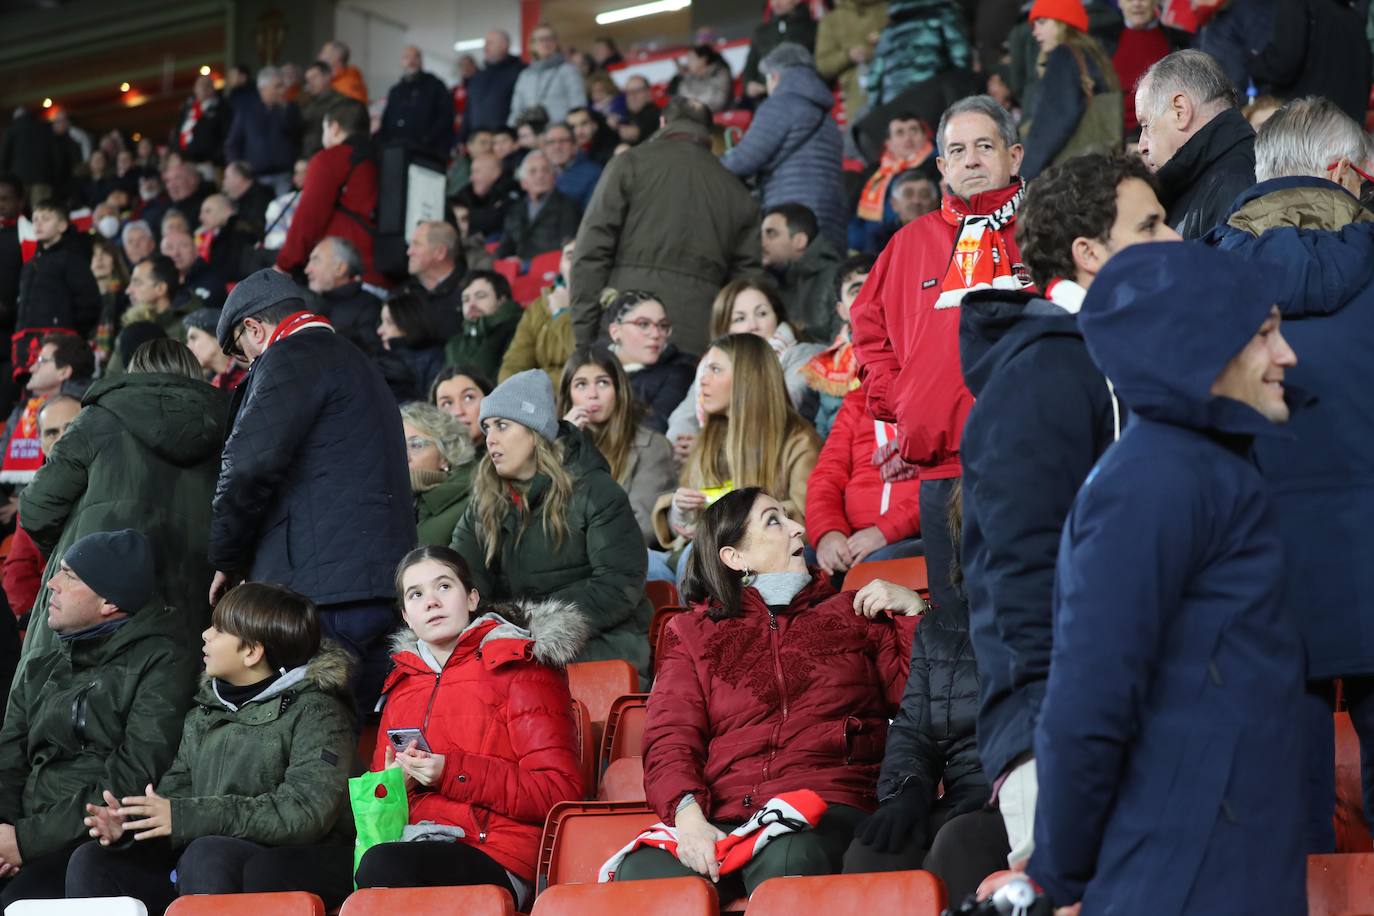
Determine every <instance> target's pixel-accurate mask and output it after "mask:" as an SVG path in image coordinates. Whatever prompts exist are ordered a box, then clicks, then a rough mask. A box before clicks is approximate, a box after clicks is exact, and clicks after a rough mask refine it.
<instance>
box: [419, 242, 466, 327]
mask: <svg viewBox="0 0 1374 916" xmlns="http://www.w3.org/2000/svg"><path fill="white" fill-rule="evenodd" d="M406 258H407V267H408V269H409V271H410V283H409V284H408V287H409V288H410V289H411V290H412V291H413V292H415V293H418V294H419V296H420V298H422V299H424V300H425V302H427V303H428V304H429V310H430V313H431V317H432V319H433V321H434V324H435V327H436V328H437V329H438V331H439V336H440V337H442V338H443V339H444V340H448V339H449V338H451V337H453V336H455V335H456V334H457V333H458V332H459V331H460V330H461V329H462V313H463V287H462V280H463V275H464V274H465V273H466V272H467V270H466V267H465V265H464V263H463V261H462V251H461V249H459V247H458V233H457V231H456V230H455V229H454V228H453V227H452V226H450V225H449V224H448V223H443V222H439V221H437V220H426V221H424V222H422V223H419V224H417V225H416V226H415V234H414V235H412V236H411V239H410V247H409V248H407V249H406Z"/></svg>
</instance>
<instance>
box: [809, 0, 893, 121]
mask: <svg viewBox="0 0 1374 916" xmlns="http://www.w3.org/2000/svg"><path fill="white" fill-rule="evenodd" d="M885 25H887V0H838V2H837V3H836V4H835V8H834V9H833V10H831V11H830V12H829V13H826V14H825V16H824V17H822V18H821V22H820V25H819V26H818V27H817V28H816V70H817V71H818V72H819V73H820V75H821V79H823V80H825V81H827V82H829V81H831V80H835V79H838V80H839V81H840V90H841V91H842V92H843V93H844V109H845V114H846V116H847V117H848V118H849V123H851V124H853V123H854V121H855V119H856V118H857V117H858V116H859V114H860V113H861V112H862V111H863V110H864V108H865V107H866V106H867V105H868V96H867V94H865V93H864V87H863V83H862V81H861V80H860V79H859V65H858V64H856V63H854V61H853V60H851V59H850V57H849V49H850V48H854V47H858V46H860V45H869V41H868V36H869V35H871V34H874V33H877V32H881V31H882V30H883V26H885ZM869 46H870V47H872V46H871V45H869Z"/></svg>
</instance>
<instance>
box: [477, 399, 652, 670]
mask: <svg viewBox="0 0 1374 916" xmlns="http://www.w3.org/2000/svg"><path fill="white" fill-rule="evenodd" d="M558 443H559V445H560V446H561V447H562V448H563V453H564V461H563V466H564V467H565V468H567V470H568V473H569V474H571V475H572V479H573V489H572V497H571V499H570V500H569V501H568V508H567V513H566V517H565V518H566V523H567V528H568V531H567V534H566V535H565V536H564V537H563V539H562V541H561V542H559V541H556V540H554V539H553V538H551V537H548V536H546V535H545V534H544V526H543V513H544V497H545V495H546V494H547V493H548V489H549V478H548V477H547V476H546V475H544V474H537V475H535V477H534V478H533V479H532V480H530V482H529V484H528V486H527V488H526V489H525V492H524V493H523V494H521V500H522V502H524V503H525V504H526V505H527V506H528V507H529V512H530V514H529V516H528V521H526V523H525V525H524V530H523V531H521V530H520V527H519V526H520V520H521V515H520V513H518V512H516V511H511V512H508V513H507V514H506V517H505V519H504V520H503V522H502V524H501V531H500V535H499V537H500V546H499V549H498V550H497V552H496V557H495V559H494V560H493V561H492V562H491V564H490V566H488V564H487V562H486V551H485V545H486V540H485V538H484V537H483V535H481V534H479V533H478V532H479V528H480V524H479V522H478V520H477V513H476V510H477V505H476V501H475V500H474V501H473V503H471V504H470V505H469V506H468V510H467V512H465V513H464V514H463V518H462V520H461V521H460V522H459V523H458V527H457V529H456V530H455V531H454V532H453V548H454V549H455V550H457V551H458V552H459V553H461V554H462V555H463V558H464V559H465V560H467V563H468V567H469V568H470V569H471V570H472V575H473V580H474V585H475V586H476V588H477V590H478V591H479V592H481V594H482V597H483V600H484V601H508V600H515V601H525V600H538V601H542V600H545V599H560V600H563V601H569V602H571V603H572V604H574V605H576V606H577V609H578V610H579V611H581V612H582V614H583V616H585V617H586V618H587V622H588V624H589V625H590V627H591V635H590V636H589V638H588V639H587V643H586V645H585V646H584V647H583V649H582V653H581V654H580V655H579V656H578V658H577V660H578V661H599V660H603V659H610V658H623V659H625V660H626V661H628V662H630V663H631V664H632V665H634V666H636V667H637V668H639V669H640V671H641V673H645V672H646V669H647V667H648V662H649V635H648V634H649V618H650V617H651V616H652V614H653V608H652V607H651V606H650V604H649V602H648V600H647V599H646V598H645V597H644V571H645V567H646V565H647V563H648V553H647V551H646V550H645V548H644V536H643V535H642V534H641V533H640V530H639V523H638V522H636V521H635V515H634V510H633V509H631V508H630V499H629V497H628V496H626V495H625V491H624V490H622V489H621V488H620V485H619V484H617V483H616V482H615V480H614V479H613V478H612V477H611V475H610V471H609V469H608V468H607V465H606V459H604V458H602V457H601V453H600V452H598V451H597V450H596V446H594V445H592V443H591V442H590V441H589V440H588V439H587V438H586V437H585V436H584V435H583V434H582V432H581V431H580V430H578V429H577V428H576V427H574V426H573V425H572V424H570V423H568V422H566V421H562V422H560V423H559V424H558ZM482 460H484V461H486V460H489V459H486V458H484V459H482Z"/></svg>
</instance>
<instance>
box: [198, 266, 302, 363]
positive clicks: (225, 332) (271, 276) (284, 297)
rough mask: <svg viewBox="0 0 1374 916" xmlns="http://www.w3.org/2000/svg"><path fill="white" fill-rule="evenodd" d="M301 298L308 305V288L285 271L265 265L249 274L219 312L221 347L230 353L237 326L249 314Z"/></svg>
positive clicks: (218, 336) (249, 316)
mask: <svg viewBox="0 0 1374 916" xmlns="http://www.w3.org/2000/svg"><path fill="white" fill-rule="evenodd" d="M290 301H294V302H298V303H300V304H301V305H302V306H304V305H305V292H304V291H303V290H302V289H301V288H300V287H299V286H297V285H296V284H295V283H294V282H293V281H292V280H291V278H290V277H288V276H287V275H286V274H284V273H279V272H278V271H276V270H274V269H272V268H271V267H264V268H263V269H262V270H260V271H258V272H257V273H254V274H249V275H248V276H247V277H245V278H244V279H243V280H242V281H241V282H240V283H239V284H238V285H237V286H235V287H234V291H233V292H232V293H230V294H229V299H228V301H226V302H225V303H224V309H223V310H222V311H221V312H220V315H219V326H218V327H217V328H216V329H215V339H217V340H218V341H219V348H220V349H221V350H223V351H224V352H225V353H229V351H230V349H231V348H232V347H233V345H234V327H235V326H236V325H237V324H238V323H239V322H240V321H242V320H243V319H245V318H252V317H253V316H254V315H256V314H258V312H261V311H263V310H265V309H269V308H271V307H272V306H274V305H279V304H280V303H282V302H290Z"/></svg>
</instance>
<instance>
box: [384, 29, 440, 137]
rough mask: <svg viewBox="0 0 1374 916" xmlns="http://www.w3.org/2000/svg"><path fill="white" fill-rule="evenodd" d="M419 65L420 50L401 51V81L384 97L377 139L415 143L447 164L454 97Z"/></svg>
mask: <svg viewBox="0 0 1374 916" xmlns="http://www.w3.org/2000/svg"><path fill="white" fill-rule="evenodd" d="M422 65H423V61H422V59H421V57H420V49H419V48H417V47H415V46H414V45H406V46H405V47H404V48H402V49H401V81H400V82H399V83H397V84H396V85H394V86H392V87H391V91H390V92H388V93H387V96H386V111H385V112H384V113H383V114H382V130H381V133H380V134H379V135H378V139H379V140H381V141H382V142H394V141H398V140H399V141H404V142H407V143H414V144H415V145H416V146H420V147H423V148H424V149H426V150H429V151H430V152H431V153H433V154H434V155H435V156H436V157H437V158H438V159H440V160H441V161H443V162H447V161H448V156H449V151H450V150H452V149H453V93H452V92H450V91H449V88H448V87H447V86H445V85H444V81H443V80H441V79H439V77H437V76H435V75H434V74H433V73H428V72H426V71H424V70H422V69H420V68H421V66H422Z"/></svg>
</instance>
